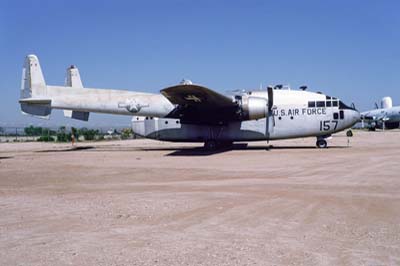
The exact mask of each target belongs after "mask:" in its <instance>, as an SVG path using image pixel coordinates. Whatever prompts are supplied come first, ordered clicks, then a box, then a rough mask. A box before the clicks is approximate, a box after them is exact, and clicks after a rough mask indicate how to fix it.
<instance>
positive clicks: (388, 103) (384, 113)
mask: <svg viewBox="0 0 400 266" xmlns="http://www.w3.org/2000/svg"><path fill="white" fill-rule="evenodd" d="M375 107H376V108H375V109H374V110H370V111H366V112H363V113H361V124H362V127H366V128H368V129H370V130H371V131H375V130H376V129H377V128H379V129H383V130H385V129H396V128H399V126H400V106H394V107H393V101H392V98H390V97H384V98H382V100H381V106H380V108H379V107H378V104H377V103H375Z"/></svg>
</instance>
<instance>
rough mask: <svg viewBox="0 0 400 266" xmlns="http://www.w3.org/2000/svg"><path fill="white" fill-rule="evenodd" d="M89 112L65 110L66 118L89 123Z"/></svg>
mask: <svg viewBox="0 0 400 266" xmlns="http://www.w3.org/2000/svg"><path fill="white" fill-rule="evenodd" d="M89 114H90V113H89V112H80V111H72V110H64V116H65V117H68V118H72V119H76V120H81V121H89Z"/></svg>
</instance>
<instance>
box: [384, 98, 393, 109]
mask: <svg viewBox="0 0 400 266" xmlns="http://www.w3.org/2000/svg"><path fill="white" fill-rule="evenodd" d="M392 107H393V102H392V98H390V97H384V98H382V100H381V108H382V109H386V108H392Z"/></svg>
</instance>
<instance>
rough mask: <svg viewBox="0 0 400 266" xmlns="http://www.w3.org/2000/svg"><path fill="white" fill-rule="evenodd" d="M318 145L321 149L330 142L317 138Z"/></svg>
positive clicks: (326, 146)
mask: <svg viewBox="0 0 400 266" xmlns="http://www.w3.org/2000/svg"><path fill="white" fill-rule="evenodd" d="M317 147H318V148H320V149H325V148H328V142H326V140H324V139H319V140H317Z"/></svg>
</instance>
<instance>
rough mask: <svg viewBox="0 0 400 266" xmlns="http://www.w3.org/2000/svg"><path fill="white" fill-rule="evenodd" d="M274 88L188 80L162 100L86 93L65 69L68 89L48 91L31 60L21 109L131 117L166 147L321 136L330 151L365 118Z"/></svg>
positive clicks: (323, 99) (331, 102) (334, 102)
mask: <svg viewBox="0 0 400 266" xmlns="http://www.w3.org/2000/svg"><path fill="white" fill-rule="evenodd" d="M305 90H306V87H304V86H303V87H301V90H290V89H282V86H275V87H274V88H273V87H268V89H267V90H264V91H253V92H242V93H237V94H236V95H233V96H226V95H223V94H220V93H218V92H215V91H213V90H210V89H208V88H206V87H203V86H200V85H194V84H192V83H191V82H190V81H187V80H184V81H183V82H181V83H180V84H178V85H175V86H172V87H168V88H165V89H162V90H161V94H153V93H144V92H134V91H126V90H125V91H124V90H110V89H89V88H84V87H83V85H82V82H81V79H80V75H79V71H78V69H77V68H76V67H74V66H72V67H70V68H68V70H67V80H66V86H50V85H46V83H45V80H44V77H43V74H42V70H41V68H40V64H39V60H38V58H37V57H36V56H35V55H28V56H27V57H26V60H25V65H24V68H23V78H22V88H21V97H20V100H19V103H20V104H21V110H22V112H23V113H25V114H30V115H33V116H36V117H40V118H49V116H50V113H51V110H52V109H61V110H64V115H65V116H67V117H70V118H73V119H78V120H82V121H88V119H89V113H90V112H98V113H110V114H118V115H130V116H133V118H132V129H133V132H134V133H136V134H137V135H140V136H143V137H146V138H151V139H156V140H165V141H176V142H203V143H204V146H205V147H206V148H207V149H215V148H217V147H220V146H225V145H230V144H232V143H233V142H234V141H260V140H267V141H270V140H277V139H288V138H303V137H316V139H317V142H316V145H317V147H319V148H326V147H327V141H326V139H327V138H329V137H330V136H331V135H332V134H333V133H336V132H339V131H342V130H345V129H347V128H350V127H351V126H353V125H354V124H355V123H356V122H357V121H358V120H359V119H360V113H359V112H358V111H357V110H356V109H355V108H354V107H349V106H347V105H345V104H344V103H343V102H342V101H340V100H339V99H337V98H335V97H330V96H327V95H324V94H322V93H314V92H308V91H305Z"/></svg>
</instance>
